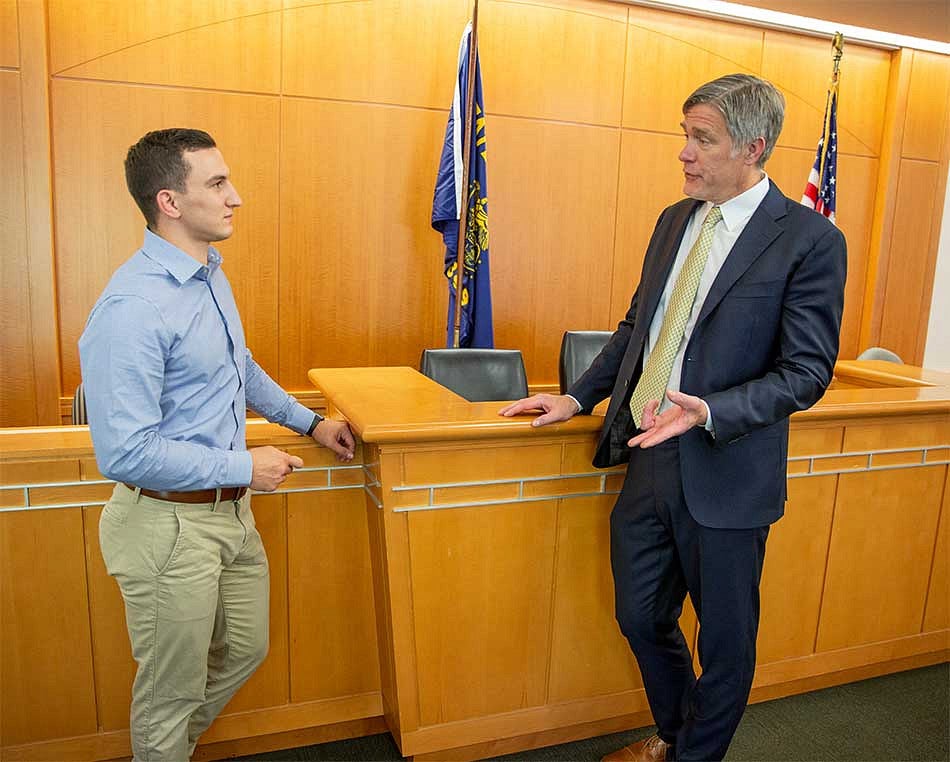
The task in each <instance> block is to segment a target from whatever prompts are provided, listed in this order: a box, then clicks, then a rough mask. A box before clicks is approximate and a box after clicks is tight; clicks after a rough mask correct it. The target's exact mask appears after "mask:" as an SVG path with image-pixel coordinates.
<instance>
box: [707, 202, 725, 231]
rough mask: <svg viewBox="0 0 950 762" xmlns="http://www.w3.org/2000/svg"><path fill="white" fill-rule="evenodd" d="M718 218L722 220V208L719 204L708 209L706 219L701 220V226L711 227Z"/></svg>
mask: <svg viewBox="0 0 950 762" xmlns="http://www.w3.org/2000/svg"><path fill="white" fill-rule="evenodd" d="M720 220H722V209H721V208H720V207H719V206H714V207H712V208H711V209H710V210H709V213H708V214H707V215H706V219H705V220H703V227H704V228H711V227H712V226H713V225H716V224H717V223H718V222H719V221H720Z"/></svg>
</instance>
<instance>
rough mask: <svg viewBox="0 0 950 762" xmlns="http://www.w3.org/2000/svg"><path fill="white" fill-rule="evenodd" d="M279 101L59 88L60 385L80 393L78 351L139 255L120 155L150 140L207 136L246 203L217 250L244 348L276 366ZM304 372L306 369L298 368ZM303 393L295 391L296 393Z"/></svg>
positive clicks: (135, 215) (60, 84) (109, 87)
mask: <svg viewBox="0 0 950 762" xmlns="http://www.w3.org/2000/svg"><path fill="white" fill-rule="evenodd" d="M278 113H279V106H278V100H277V98H269V97H265V96H248V95H231V94H225V93H215V94H211V93H199V92H188V91H178V90H170V89H166V88H147V87H130V86H124V85H115V84H103V83H98V82H78V81H64V80H57V81H54V84H53V129H54V138H55V140H54V143H55V146H56V150H55V187H56V195H57V198H59V199H62V202H61V203H58V204H57V205H56V230H57V236H58V238H57V241H58V247H57V260H56V264H57V270H58V283H59V326H60V335H61V337H62V347H63V358H62V363H63V384H64V388H65V389H68V390H70V391H72V390H73V389H74V388H75V387H76V385H77V384H78V383H79V358H78V351H77V349H76V344H77V341H78V339H79V336H80V334H81V333H82V329H83V326H84V325H85V322H86V317H87V316H88V314H89V310H90V309H91V308H92V306H93V304H94V303H95V301H96V299H97V298H98V296H99V294H100V293H101V291H102V289H103V288H104V287H105V285H106V283H107V282H108V280H109V278H110V276H111V274H112V272H113V271H114V270H115V269H116V267H118V266H119V265H120V264H121V263H122V262H124V261H125V260H126V259H128V258H129V256H131V255H132V253H133V252H134V251H135V250H136V249H137V248H138V247H140V246H141V245H142V230H143V228H144V223H143V219H142V216H141V214H140V213H139V211H138V209H137V208H136V207H135V204H134V202H133V201H132V199H131V197H130V196H129V194H128V191H127V190H126V187H125V178H124V172H123V161H124V160H125V154H126V151H127V150H128V146H130V145H132V144H133V143H134V142H135V141H136V140H138V139H139V138H140V137H141V136H142V135H144V134H145V133H146V132H148V131H149V130H155V129H162V128H166V127H179V126H182V125H189V126H194V127H198V128H200V129H205V130H207V131H209V132H210V133H211V134H212V136H213V137H214V138H215V140H216V141H217V143H218V145H219V147H220V148H221V150H222V152H223V154H224V156H225V160H226V161H227V162H228V163H229V166H230V168H231V175H232V178H233V180H234V183H235V185H236V187H237V188H238V191H239V192H240V194H241V196H242V199H243V201H244V208H243V209H241V210H239V211H238V213H237V216H236V222H235V233H234V236H233V237H232V238H231V239H230V240H228V241H225V242H222V243H221V244H219V248H220V250H221V252H222V255H223V256H224V267H225V272H226V273H227V275H228V279H229V280H230V282H231V287H232V289H233V290H234V296H235V299H236V301H237V305H238V309H239V310H240V312H241V317H242V320H243V323H244V332H245V335H246V337H247V344H248V346H249V347H250V348H251V350H252V352H253V353H254V357H255V359H256V360H257V361H258V363H260V365H261V366H262V367H263V368H264V369H265V370H267V371H268V372H269V373H271V374H272V375H273V374H274V373H275V370H276V366H277V345H278V326H277V275H278V266H277V264H278V263H277V224H278V220H277V214H278V203H279V190H278V188H279V184H278V177H277V170H278V162H277V156H278V152H279V151H278V135H277V123H278ZM302 367H309V366H302ZM304 386H305V384H299V387H304Z"/></svg>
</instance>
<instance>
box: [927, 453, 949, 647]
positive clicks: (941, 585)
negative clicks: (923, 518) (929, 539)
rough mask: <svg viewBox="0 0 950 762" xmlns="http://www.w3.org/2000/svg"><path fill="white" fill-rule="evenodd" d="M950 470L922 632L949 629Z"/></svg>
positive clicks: (938, 529)
mask: <svg viewBox="0 0 950 762" xmlns="http://www.w3.org/2000/svg"><path fill="white" fill-rule="evenodd" d="M947 527H950V468H948V469H947V477H946V479H944V482H943V508H942V509H941V510H940V525H939V526H938V527H937V543H936V547H935V548H934V565H933V570H932V571H931V572H930V586H929V588H928V590H927V608H926V609H925V610H924V627H923V631H924V632H935V631H937V630H947V629H950V574H948V571H947V567H948V566H950V529H948V528H947Z"/></svg>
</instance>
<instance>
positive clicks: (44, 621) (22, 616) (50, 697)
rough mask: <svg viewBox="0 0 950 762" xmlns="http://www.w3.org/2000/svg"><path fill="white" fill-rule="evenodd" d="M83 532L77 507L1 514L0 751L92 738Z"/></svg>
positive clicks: (93, 713)
mask: <svg viewBox="0 0 950 762" xmlns="http://www.w3.org/2000/svg"><path fill="white" fill-rule="evenodd" d="M73 465H76V464H75V462H74V463H73ZM76 470H77V476H78V465H76ZM82 533H83V528H82V516H81V514H80V512H79V511H78V510H75V509H70V508H66V509H60V510H45V511H20V512H13V513H4V514H0V619H2V621H3V642H2V644H0V670H2V672H3V676H4V683H5V686H6V688H5V690H4V691H3V693H2V694H0V702H2V705H0V746H14V745H17V744H25V743H29V742H31V741H42V740H46V739H52V738H63V737H68V736H78V735H86V734H89V733H95V732H96V729H97V723H96V710H95V706H96V704H95V686H94V682H93V669H92V646H91V643H90V632H89V614H88V606H89V604H88V596H87V590H86V573H85V563H84V559H83V538H82ZM38 716H39V717H43V722H41V723H38V722H37V721H36V718H37V717H38Z"/></svg>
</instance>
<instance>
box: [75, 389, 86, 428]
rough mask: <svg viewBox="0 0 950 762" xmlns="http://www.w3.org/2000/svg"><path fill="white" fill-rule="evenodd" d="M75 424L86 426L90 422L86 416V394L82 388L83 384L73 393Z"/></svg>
mask: <svg viewBox="0 0 950 762" xmlns="http://www.w3.org/2000/svg"><path fill="white" fill-rule="evenodd" d="M72 421H73V426H85V425H86V424H87V423H89V418H88V417H87V416H86V395H85V393H84V392H83V390H82V384H80V385H79V386H77V387H76V393H75V394H74V395H73V417H72Z"/></svg>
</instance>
